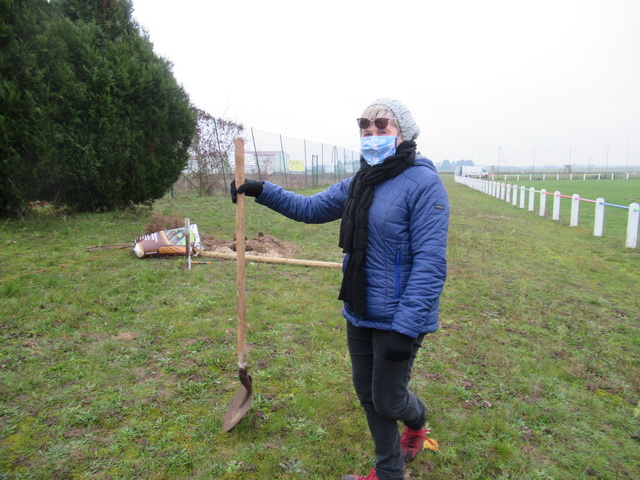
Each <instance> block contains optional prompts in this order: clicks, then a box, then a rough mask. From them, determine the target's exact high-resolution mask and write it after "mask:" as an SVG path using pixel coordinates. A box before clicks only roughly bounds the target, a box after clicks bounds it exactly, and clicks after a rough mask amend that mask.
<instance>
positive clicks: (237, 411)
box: [222, 138, 253, 432]
mask: <svg viewBox="0 0 640 480" xmlns="http://www.w3.org/2000/svg"><path fill="white" fill-rule="evenodd" d="M235 147H236V185H237V186H238V187H239V186H240V185H242V184H244V140H242V139H241V138H236V140H235ZM244 198H245V196H244V194H238V199H237V201H236V252H237V260H236V263H237V298H238V333H237V334H238V373H239V376H240V383H241V384H242V387H241V388H240V390H238V393H236V396H235V397H233V400H231V404H230V405H229V407H228V408H227V411H226V413H225V414H224V417H223V418H222V430H223V431H225V432H228V431H229V430H231V429H232V428H233V427H234V426H235V424H236V423H238V422H239V421H240V420H241V419H242V417H244V415H245V414H246V413H247V411H248V410H249V407H250V406H251V400H252V399H253V386H252V380H251V375H249V373H248V372H247V318H246V308H245V307H246V306H245V255H244V252H245V233H244Z"/></svg>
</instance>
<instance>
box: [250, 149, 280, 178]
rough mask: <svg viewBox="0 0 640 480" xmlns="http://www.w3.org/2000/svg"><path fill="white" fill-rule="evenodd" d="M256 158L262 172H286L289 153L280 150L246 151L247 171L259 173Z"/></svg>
mask: <svg viewBox="0 0 640 480" xmlns="http://www.w3.org/2000/svg"><path fill="white" fill-rule="evenodd" d="M256 158H257V160H258V162H259V164H260V173H264V174H271V173H283V172H285V169H286V166H287V162H288V161H289V154H288V153H286V152H281V151H279V150H273V151H267V150H262V151H258V152H249V151H246V150H245V152H244V169H245V172H246V173H258V168H257V167H256Z"/></svg>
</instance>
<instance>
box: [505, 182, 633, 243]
mask: <svg viewBox="0 0 640 480" xmlns="http://www.w3.org/2000/svg"><path fill="white" fill-rule="evenodd" d="M500 183H505V182H504V181H502V180H500ZM507 184H508V185H517V186H518V187H521V186H525V188H526V190H527V193H526V197H525V198H526V201H525V210H527V209H528V208H529V188H531V187H533V188H534V189H535V190H536V197H535V206H534V213H533V214H535V215H538V210H539V205H540V203H539V202H540V193H539V192H540V191H541V190H542V189H543V188H544V189H545V190H546V191H547V192H548V193H551V194H552V193H554V192H556V191H558V192H560V193H561V194H562V195H567V196H569V197H570V196H572V195H573V194H575V193H577V194H578V195H580V198H583V199H588V200H593V201H595V200H596V199H597V198H604V200H605V202H606V203H609V204H613V205H619V206H622V207H629V205H630V204H631V203H638V202H640V181H639V180H637V179H636V180H625V179H622V178H621V179H616V180H586V181H583V180H571V181H570V180H559V181H557V180H546V181H542V180H533V181H529V180H528V177H525V176H523V178H521V181H520V182H518V181H517V180H516V179H515V178H511V179H509V180H508V181H507ZM512 198H513V197H512ZM519 205H520V201H519V197H518V208H519ZM527 211H528V210H527ZM552 212H553V196H552V195H547V203H546V217H548V218H551V216H552ZM628 215H629V210H628V209H624V208H618V207H613V206H606V207H605V217H604V236H605V237H607V238H610V239H612V240H614V241H615V240H618V241H619V242H620V243H621V244H622V245H624V242H625V238H626V232H627V221H628ZM594 217H595V204H594V203H591V202H585V201H583V202H580V211H579V226H578V228H579V229H581V230H583V231H584V232H585V234H591V235H593V225H594ZM570 219H571V199H570V198H561V200H560V224H562V225H569V222H570Z"/></svg>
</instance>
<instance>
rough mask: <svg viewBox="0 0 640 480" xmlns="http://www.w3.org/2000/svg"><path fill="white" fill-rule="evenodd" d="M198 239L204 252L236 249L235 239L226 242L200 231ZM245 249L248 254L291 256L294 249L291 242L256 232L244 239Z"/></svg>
mask: <svg viewBox="0 0 640 480" xmlns="http://www.w3.org/2000/svg"><path fill="white" fill-rule="evenodd" d="M200 241H201V242H202V246H203V247H204V251H205V252H223V253H231V252H235V251H236V242H235V239H234V240H233V241H232V242H227V241H225V240H221V239H219V238H216V237H214V236H213V235H209V234H206V233H200ZM245 251H246V252H247V254H248V255H261V256H265V257H282V258H286V257H291V256H292V255H293V253H294V252H295V251H296V246H295V245H294V244H293V243H287V242H283V241H282V240H279V239H277V238H276V237H273V236H271V235H265V234H264V233H262V232H258V235H256V237H255V238H253V239H248V238H247V239H246V246H245Z"/></svg>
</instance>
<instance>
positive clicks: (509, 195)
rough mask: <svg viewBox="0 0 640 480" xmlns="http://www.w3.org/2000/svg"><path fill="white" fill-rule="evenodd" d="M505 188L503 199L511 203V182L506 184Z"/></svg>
mask: <svg viewBox="0 0 640 480" xmlns="http://www.w3.org/2000/svg"><path fill="white" fill-rule="evenodd" d="M506 190H507V191H506V195H505V196H506V198H505V199H504V200H505V202H507V203H511V184H507V187H506Z"/></svg>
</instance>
